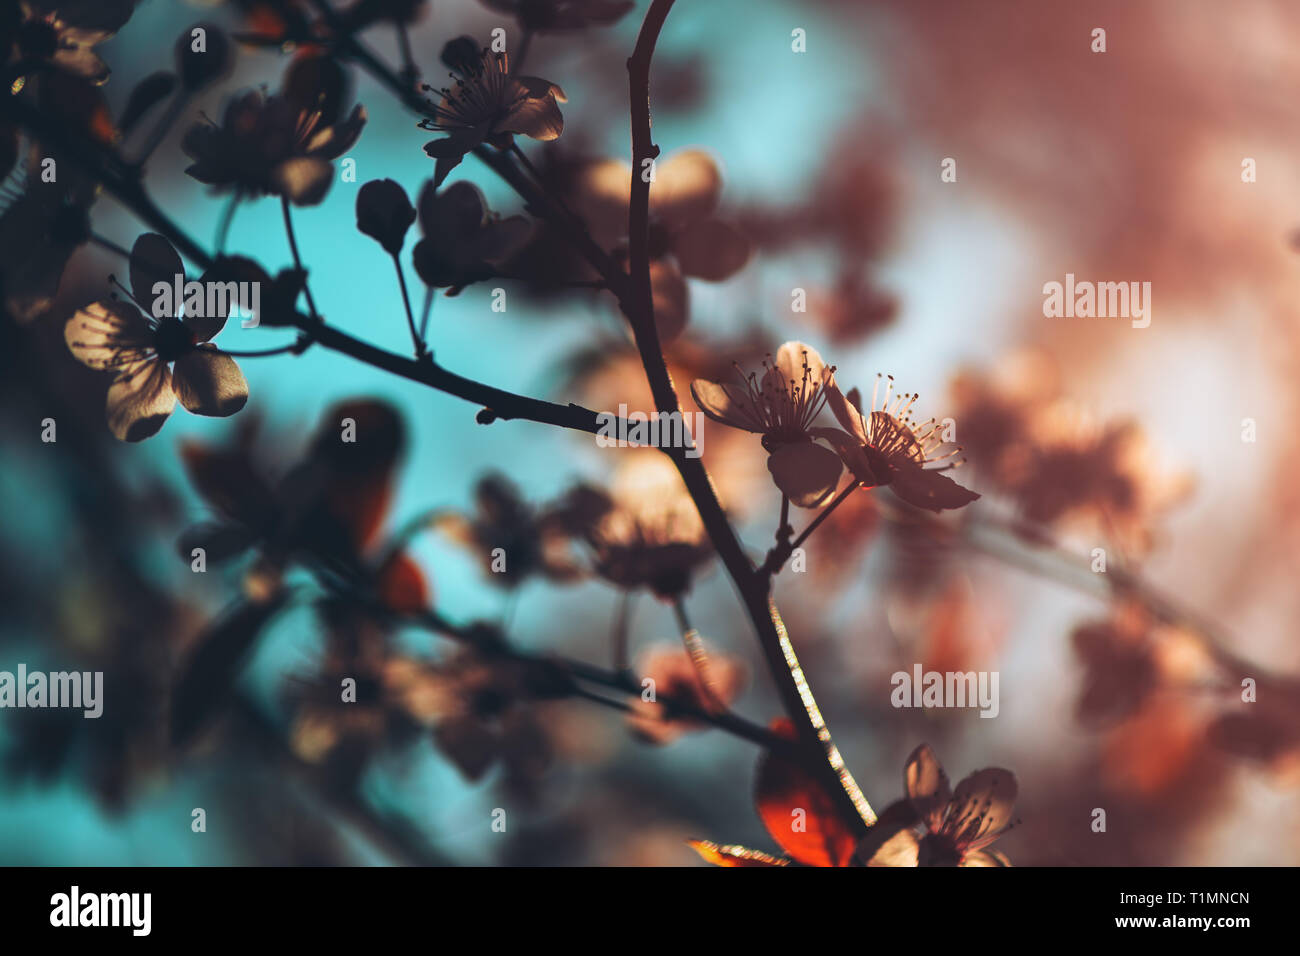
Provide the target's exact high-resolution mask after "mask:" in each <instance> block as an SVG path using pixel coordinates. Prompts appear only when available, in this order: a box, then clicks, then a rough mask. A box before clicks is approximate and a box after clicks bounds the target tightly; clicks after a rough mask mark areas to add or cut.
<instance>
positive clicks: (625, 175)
mask: <svg viewBox="0 0 1300 956" xmlns="http://www.w3.org/2000/svg"><path fill="white" fill-rule="evenodd" d="M650 192H651V196H652V197H653V195H654V190H653V189H651V191H650ZM574 194H575V195H574V205H575V207H576V208H577V211H578V212H579V213H580V214H581V216H582V218H583V219H584V220H585V221H586V223H587V227H588V229H590V230H591V234H592V236H594V237H595V239H596V241H597V242H599V243H600V244H601V245H602V246H610V245H613V244H614V243H615V242H616V241H618V240H619V239H620V238H622V237H623V236H626V235H627V207H628V203H630V202H631V201H632V167H631V166H629V165H628V164H627V163H625V162H623V161H622V160H619V159H601V160H596V161H593V162H589V163H586V164H584V165H583V166H582V167H581V168H580V169H579V170H578V172H577V173H576V175H575V184H574Z"/></svg>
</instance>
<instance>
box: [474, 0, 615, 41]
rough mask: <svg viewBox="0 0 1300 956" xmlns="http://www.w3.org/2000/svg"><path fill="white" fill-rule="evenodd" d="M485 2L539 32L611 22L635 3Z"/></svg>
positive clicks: (577, 0) (578, 0)
mask: <svg viewBox="0 0 1300 956" xmlns="http://www.w3.org/2000/svg"><path fill="white" fill-rule="evenodd" d="M483 5H484V6H486V7H489V8H491V9H493V10H495V11H497V12H498V13H504V14H506V15H507V16H512V17H514V18H515V19H516V20H517V21H518V22H519V25H520V26H521V27H522V28H523V29H525V30H530V31H533V32H536V33H551V32H560V31H564V30H585V29H586V28H587V27H603V26H608V25H610V24H611V23H616V22H617V21H619V20H621V19H622V18H623V16H624V15H625V14H626V13H627V12H628V11H629V10H631V9H632V7H633V6H634V4H633V3H632V0H483Z"/></svg>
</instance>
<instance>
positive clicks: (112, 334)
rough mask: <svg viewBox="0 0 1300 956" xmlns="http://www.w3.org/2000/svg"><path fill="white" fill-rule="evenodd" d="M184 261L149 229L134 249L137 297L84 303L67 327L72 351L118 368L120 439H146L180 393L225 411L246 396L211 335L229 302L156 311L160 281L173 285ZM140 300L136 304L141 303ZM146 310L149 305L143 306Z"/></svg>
mask: <svg viewBox="0 0 1300 956" xmlns="http://www.w3.org/2000/svg"><path fill="white" fill-rule="evenodd" d="M184 275H185V267H184V265H183V264H182V263H181V258H180V256H179V255H177V254H176V250H175V249H173V248H172V246H171V243H169V242H168V241H167V240H166V239H164V238H163V237H162V236H159V235H157V234H155V233H146V234H145V235H143V236H141V237H140V238H139V239H137V240H136V242H135V245H134V246H133V247H132V249H131V296H132V299H133V301H132V302H124V301H122V300H119V299H109V300H106V301H103V302H96V303H94V304H92V305H89V306H87V307H86V308H84V309H81V310H79V311H78V312H77V313H76V315H74V316H73V317H72V318H71V319H69V320H68V322H67V325H66V326H65V327H64V337H65V339H66V340H67V343H68V348H69V349H71V350H72V354H73V355H74V356H76V358H77V359H78V360H79V361H80V362H82V363H83V364H85V365H88V366H90V367H91V368H93V369H100V370H106V371H111V372H113V373H114V376H115V378H114V382H113V385H112V386H110V387H109V390H108V425H109V428H110V429H111V430H112V432H113V434H114V435H115V436H116V437H117V438H119V439H121V440H122V441H140V440H141V439H144V438H148V437H149V436H150V435H153V434H156V433H157V431H158V429H160V428H162V426H163V422H165V421H166V420H167V418H168V416H170V415H171V413H172V410H173V409H174V408H175V407H176V401H177V399H179V400H180V403H181V404H182V405H183V406H185V408H186V409H188V410H189V411H191V412H193V413H194V414H196V415H211V416H215V417H219V418H224V417H226V416H228V415H233V414H235V412H237V411H239V410H240V409H241V408H243V407H244V404H245V403H246V402H247V401H248V383H247V382H246V381H244V375H243V373H242V372H241V371H240V370H239V366H238V365H236V364H235V360H234V359H232V358H231V357H230V356H229V355H226V354H225V353H224V352H222V351H221V350H220V349H218V348H217V347H216V346H214V345H211V344H210V343H209V340H210V339H212V338H213V336H215V335H216V334H217V333H218V332H220V331H221V329H222V327H223V326H224V325H225V324H226V319H227V317H228V315H229V311H230V308H231V307H233V306H235V305H237V304H238V303H235V302H226V303H225V307H224V308H223V309H220V310H219V311H218V314H216V315H210V316H209V315H202V314H189V313H186V314H185V316H184V318H178V317H176V315H175V314H174V313H175V312H176V311H179V309H180V306H181V303H179V302H177V303H174V304H173V310H172V311H173V314H172V315H169V316H165V317H163V318H155V317H154V311H153V307H152V303H153V302H154V299H155V293H154V286H155V284H156V283H163V284H165V285H166V286H167V287H168V288H169V289H170V288H171V287H172V286H173V284H174V282H175V281H176V277H177V276H180V277H181V281H182V283H183V282H184ZM137 306H138V308H137ZM141 310H143V311H141Z"/></svg>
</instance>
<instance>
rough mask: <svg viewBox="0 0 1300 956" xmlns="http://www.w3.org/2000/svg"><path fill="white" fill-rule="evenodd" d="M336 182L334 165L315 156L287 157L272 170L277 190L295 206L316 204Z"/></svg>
mask: <svg viewBox="0 0 1300 956" xmlns="http://www.w3.org/2000/svg"><path fill="white" fill-rule="evenodd" d="M333 182H334V167H333V166H331V165H330V163H329V161H328V160H325V159H320V158H317V157H313V156H296V157H294V158H293V159H286V160H285V161H284V162H283V163H281V164H280V165H278V166H276V167H275V169H274V170H272V172H271V183H272V185H274V187H275V191H276V192H277V193H279V194H280V195H282V196H285V197H287V198H288V200H289V202H291V203H293V204H294V205H295V206H315V205H317V204H318V203H319V202H320V201H321V200H322V199H324V198H325V194H326V193H328V192H329V190H330V186H331V185H332V184H333Z"/></svg>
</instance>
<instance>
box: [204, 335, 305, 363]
mask: <svg viewBox="0 0 1300 956" xmlns="http://www.w3.org/2000/svg"><path fill="white" fill-rule="evenodd" d="M309 341H310V340H309V339H308V338H306V336H303V337H300V338H299V339H298V341H297V342H293V343H291V344H289V345H281V346H280V347H279V348H274V349H260V350H259V349H253V350H251V351H247V352H241V351H236V350H231V349H222V350H221V351H222V352H223V353H224V354H226V355H229V356H230V357H231V358H267V357H269V356H272V355H288V354H290V353H295V352H296V353H298V354H302V352H303V350H304V348H305V345H306V343H308V342H309Z"/></svg>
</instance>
